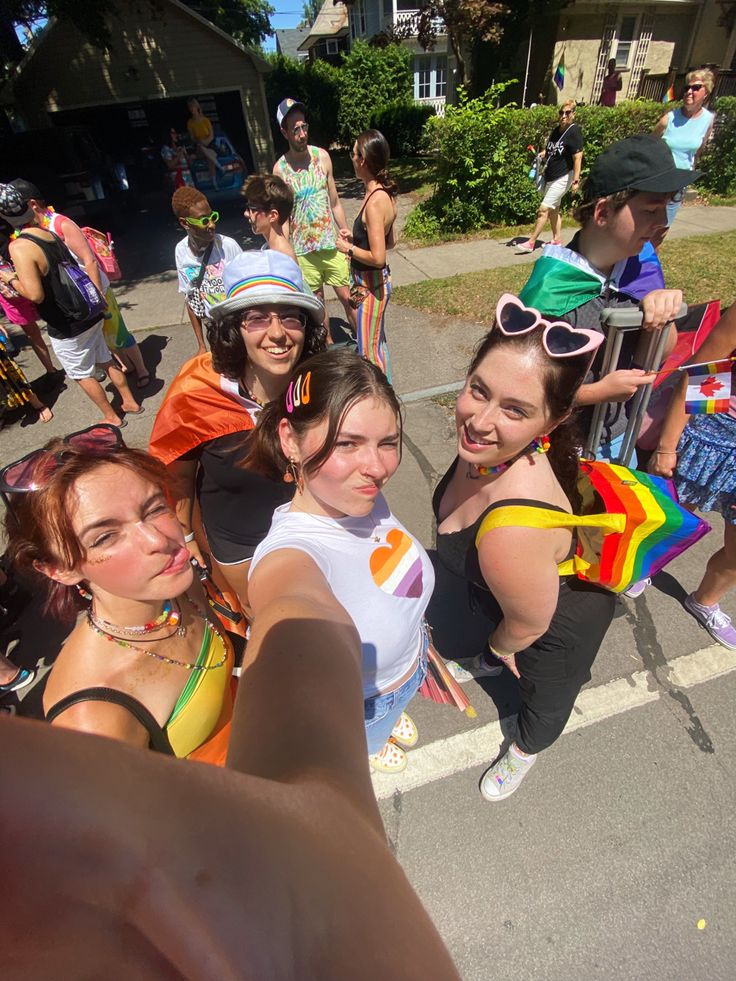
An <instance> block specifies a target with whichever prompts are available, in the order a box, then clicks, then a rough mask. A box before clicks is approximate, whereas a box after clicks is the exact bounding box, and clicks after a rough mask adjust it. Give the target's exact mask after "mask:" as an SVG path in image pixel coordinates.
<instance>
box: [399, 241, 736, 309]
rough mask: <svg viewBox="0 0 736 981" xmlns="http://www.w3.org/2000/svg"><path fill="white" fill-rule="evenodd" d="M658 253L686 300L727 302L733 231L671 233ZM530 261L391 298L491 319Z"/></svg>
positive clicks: (429, 283) (735, 251)
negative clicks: (677, 235)
mask: <svg viewBox="0 0 736 981" xmlns="http://www.w3.org/2000/svg"><path fill="white" fill-rule="evenodd" d="M660 258H661V260H662V266H663V269H664V275H665V281H666V283H667V285H668V286H671V287H673V288H678V289H681V290H682V291H683V293H684V294H685V300H686V302H687V303H690V304H695V303H704V302H705V301H706V300H715V299H720V300H721V304H722V306H724V307H725V306H728V305H729V304H730V303H731V302H732V301H733V299H734V296H735V295H736V275H735V273H734V270H736V232H727V233H725V234H723V235H698V236H694V237H692V238H682V239H674V240H673V241H671V242H665V244H664V245H663V246H662V249H661V253H660ZM530 272H531V265H530V264H524V265H519V266H503V267H501V268H498V269H488V270H485V271H484V272H472V273H463V274H460V275H457V276H451V277H448V278H446V279H430V280H425V281H424V282H422V283H414V284H413V285H411V286H398V287H395V288H394V290H393V292H392V294H391V296H392V300H395V301H396V302H397V303H401V304H404V305H406V306H410V307H414V308H415V309H417V310H427V311H428V312H430V313H445V314H448V315H449V316H455V317H467V318H468V319H472V320H474V321H480V322H481V323H491V322H492V320H493V312H494V310H495V308H496V302H497V300H498V298H499V296H500V295H501V294H502V293H518V292H519V290H520V289H521V287H522V286H523V285H524V283H525V282H526V281H527V279H528V278H529V273H530Z"/></svg>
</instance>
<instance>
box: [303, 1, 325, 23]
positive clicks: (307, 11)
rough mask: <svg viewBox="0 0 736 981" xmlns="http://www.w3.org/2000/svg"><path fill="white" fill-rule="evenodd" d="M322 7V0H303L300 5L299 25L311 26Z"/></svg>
mask: <svg viewBox="0 0 736 981" xmlns="http://www.w3.org/2000/svg"><path fill="white" fill-rule="evenodd" d="M321 9H322V0H305V2H304V5H303V6H302V20H301V22H300V24H299V27H311V26H312V25H313V24H314V22H315V21H316V20H317V14H318V13H319V12H320V10H321Z"/></svg>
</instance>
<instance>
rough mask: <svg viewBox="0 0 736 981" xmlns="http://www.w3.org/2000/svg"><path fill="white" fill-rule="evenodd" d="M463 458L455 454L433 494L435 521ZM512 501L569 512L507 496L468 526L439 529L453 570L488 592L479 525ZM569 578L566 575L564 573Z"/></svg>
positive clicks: (442, 551) (440, 548)
mask: <svg viewBox="0 0 736 981" xmlns="http://www.w3.org/2000/svg"><path fill="white" fill-rule="evenodd" d="M458 462H459V459H458V457H455V461H454V463H453V464H452V466H451V467H450V469H449V470H448V471H447V473H446V474H445V476H444V477H443V478H442V480H441V481H440V482H439V484H438V485H437V488H436V489H435V492H434V494H433V496H432V510H433V511H434V517H435V521H436V522H437V524H438V525H439V523H440V519H439V510H440V504H441V502H442V498H443V497H444V494H445V491H446V490H447V485H448V484H449V482H450V480H451V479H452V476H453V474H454V473H455V470H456V469H457V465H458ZM509 504H521V505H524V506H526V507H532V508H535V507H536V508H544V509H545V510H548V511H560V512H561V513H562V514H567V511H565V509H564V508H561V507H557V505H556V504H547V503H546V502H545V501H534V500H529V498H505V499H504V500H502V501H496V502H495V503H494V504H491V505H489V506H488V507H487V508H486V509H485V511H483V513H482V514H481V515H480V516H479V517H478V518H477V520H476V521H474V522H473V524H472V525H469V526H468V527H467V528H461V529H460V530H459V531H446V532H439V531H438V532H437V555H438V557H439V559H440V561H441V562H442V564H443V565H444V566H445V568H447V569H449V570H450V572H454V573H455V575H456V576H460V578H461V579H465V580H467V582H469V583H472V585H473V586H476V587H477V588H479V589H482V590H485V591H486V592H488V591H489V590H488V585H487V583H486V581H485V579H484V578H483V573H482V572H481V568H480V562H479V561H478V549H477V548H476V546H475V536H476V535H477V534H478V529H479V528H480V526H481V524H482V522H483V519H484V518H485V517H486V515H487V514H490V512H491V511H494V510H495V509H496V508H500V507H507V506H508V505H509ZM575 545H576V542H575V535H573V540H572V544H571V547H570V552H569V553H568V555H567V556H566V558H568V559H569V558H572V556H573V555H574V554H575ZM561 578H566V577H561Z"/></svg>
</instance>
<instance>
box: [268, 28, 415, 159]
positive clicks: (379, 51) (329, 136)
mask: <svg viewBox="0 0 736 981" xmlns="http://www.w3.org/2000/svg"><path fill="white" fill-rule="evenodd" d="M411 58H412V56H411V52H410V51H409V50H408V48H405V47H403V46H402V45H399V44H389V45H387V46H386V47H383V48H377V47H372V46H371V45H369V44H366V42H365V41H356V42H355V44H354V45H353V48H352V50H351V52H350V54H348V55H343V62H342V65H341V66H340V67H339V68H338V67H335V66H334V65H330V64H328V63H327V62H326V61H321V60H319V59H317V60H315V61H308V62H300V61H294V60H293V59H291V58H286V57H284V56H283V55H270V56H269V62H270V64H271V68H272V70H271V72H270V73H269V75H267V76H266V102H267V104H268V111H269V116H270V122H271V130H272V133H273V139H274V146H275V147H276V149H277V151H278V152H279V153H280V152H282V149H283V147H284V138H283V136H282V135H281V132H280V131H279V127H278V125H277V123H276V107H277V106H278V104H279V103H280V102H281V100H282V99H285V98H286V97H287V96H291V97H292V98H293V99H298V100H299V101H300V102H303V103H304V104H305V106H306V107H307V113H308V117H309V140H310V142H311V143H313V144H315V145H316V146H323V147H329V146H331V145H332V144H333V143H336V142H342V143H343V144H345V145H350V144H351V143H352V141H353V140H354V139H355V137H356V136H357V135H358V134H359V133H362V132H363V130H366V129H369V128H370V127H371V126H372V125H373V122H372V120H373V119H374V118H375V117H376V116H378V115H381V116H383V114H384V113H387V115H386V123H387V125H389V126H394V133H395V135H396V136H397V137H399V136H400V137H402V141H403V142H402V149H398V148H397V147H396V146H394V143H393V141H392V139H391V137H390V136H389V135H388V133H387V134H386V137H387V139H388V141H389V143H390V144H391V150H392V153H393V155H394V156H397V155H399V154H404V153H413V152H416V147H417V145H418V143H419V140H420V137H421V131H422V127H423V126H424V124H425V123H426V121H427V117H428V113H427V110H426V109H425V108H423V107H416V109H415V107H414V104H413V101H412V91H413V84H414V83H413V75H412V67H411ZM407 103H410V104H411V109H408V107H407ZM399 107H400V108H399ZM403 127H406V136H403V131H402V128H403ZM378 128H379V129H380V128H381V127H378Z"/></svg>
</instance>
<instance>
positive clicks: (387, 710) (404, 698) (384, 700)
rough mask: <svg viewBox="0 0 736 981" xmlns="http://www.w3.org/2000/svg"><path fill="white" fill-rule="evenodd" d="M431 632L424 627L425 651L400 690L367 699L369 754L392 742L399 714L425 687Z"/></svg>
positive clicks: (379, 750) (423, 641)
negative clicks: (423, 685)
mask: <svg viewBox="0 0 736 981" xmlns="http://www.w3.org/2000/svg"><path fill="white" fill-rule="evenodd" d="M428 648H429V632H428V631H427V629H426V627H422V651H421V654H420V655H419V663H418V664H417V668H416V671H415V672H414V674H413V675H412V676H411V678H408V679H407V680H406V681H405V682H404V684H403V685H402V686H401V687H400V688H397V689H396V691H392V692H389V693H388V694H387V695H374V696H373V697H372V698H366V699H365V701H364V702H363V716H364V718H365V734H366V738H367V739H368V754H369V755H370V756H372V755H373V754H374V753H380V752H381V750H382V749H383V747H384V746H385V745H386V743H387V742H388V737H389V736H390V735H391V732H392V730H393V728H394V726H395V725H396V723H397V722H398V721H399V716H400V715H401V713H402V712H403V711H404V709H405V708H406V706H407V705H408V704H409V702H410V701H411V700H412V698H414V696H415V695H416V693H417V692H418V691H419V689H420V688H421V685H422V682H423V681H424V678H425V676H426V674H427V650H428Z"/></svg>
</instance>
